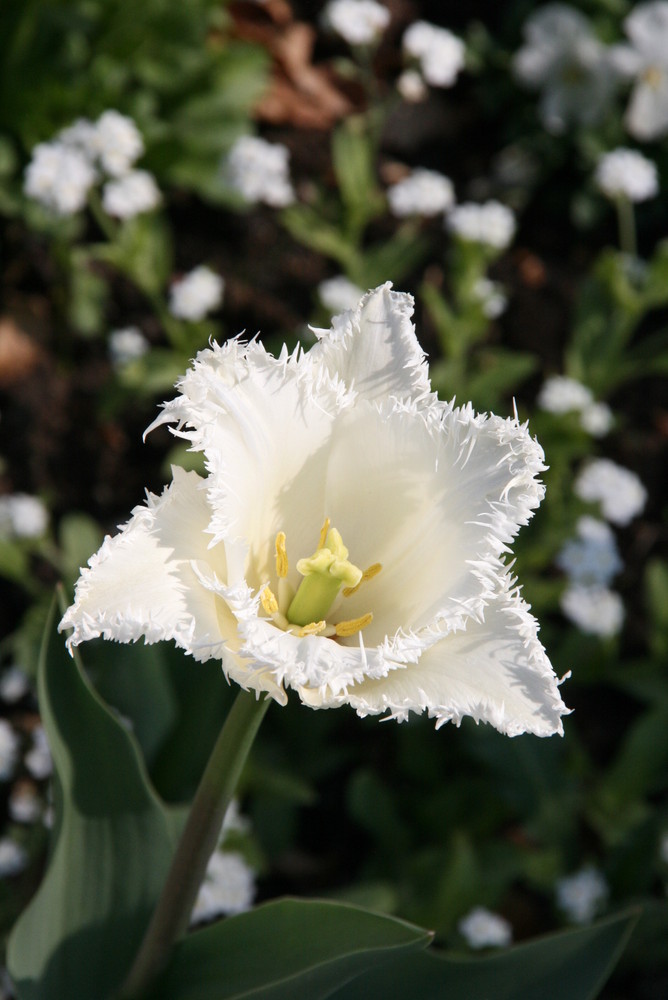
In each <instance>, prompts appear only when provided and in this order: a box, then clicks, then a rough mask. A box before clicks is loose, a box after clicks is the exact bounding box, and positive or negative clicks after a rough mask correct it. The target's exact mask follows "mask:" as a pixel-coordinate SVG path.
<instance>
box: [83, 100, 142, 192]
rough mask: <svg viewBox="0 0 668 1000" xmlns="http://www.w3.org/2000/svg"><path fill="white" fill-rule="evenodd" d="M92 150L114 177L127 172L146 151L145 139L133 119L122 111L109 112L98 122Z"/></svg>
mask: <svg viewBox="0 0 668 1000" xmlns="http://www.w3.org/2000/svg"><path fill="white" fill-rule="evenodd" d="M90 141H91V146H90V149H91V152H92V153H94V155H95V156H96V157H97V159H98V160H99V162H100V165H101V166H102V168H103V170H105V171H106V173H108V174H110V175H111V176H112V177H121V176H122V175H123V174H126V173H127V172H128V171H129V170H130V168H131V167H132V166H133V164H134V163H135V161H136V160H138V159H139V157H140V156H141V155H142V154H143V152H144V140H143V139H142V137H141V133H140V131H139V129H138V128H137V126H136V125H135V123H134V122H133V120H132V118H128V117H127V116H126V115H122V114H121V113H120V112H119V111H113V110H111V111H105V112H104V113H103V114H101V115H100V117H99V118H98V120H97V121H96V123H95V131H94V132H93V133H92V135H91V139H90Z"/></svg>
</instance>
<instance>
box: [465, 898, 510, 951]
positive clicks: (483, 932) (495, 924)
mask: <svg viewBox="0 0 668 1000" xmlns="http://www.w3.org/2000/svg"><path fill="white" fill-rule="evenodd" d="M457 928H458V930H459V933H460V934H461V935H462V937H463V938H465V939H466V942H467V944H468V945H469V947H470V948H507V947H508V945H509V944H511V942H512V940H513V929H512V927H511V925H510V924H509V923H508V921H507V920H506V919H505V918H504V917H502V916H500V914H498V913H492V911H491V910H486V909H485V907H484V906H476V907H475V909H473V910H471V912H470V913H469V914H468V915H467V916H465V917H463V918H462V919H461V920H460V921H459V923H458V924H457Z"/></svg>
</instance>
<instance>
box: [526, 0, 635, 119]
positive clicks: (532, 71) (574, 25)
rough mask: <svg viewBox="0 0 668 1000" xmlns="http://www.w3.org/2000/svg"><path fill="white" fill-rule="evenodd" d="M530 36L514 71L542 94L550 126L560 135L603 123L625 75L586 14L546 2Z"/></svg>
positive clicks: (542, 110)
mask: <svg viewBox="0 0 668 1000" xmlns="http://www.w3.org/2000/svg"><path fill="white" fill-rule="evenodd" d="M524 37H525V44H524V46H523V47H522V48H521V49H520V50H519V51H518V52H517V53H516V55H515V58H514V61H513V68H514V71H515V73H516V75H517V77H518V78H519V79H520V80H521V81H522V82H523V83H524V84H526V86H528V87H532V88H533V89H536V90H540V91H541V101H540V116H541V120H542V122H543V125H544V126H545V128H546V129H548V130H549V131H550V132H555V133H559V132H563V131H564V129H565V128H566V127H567V126H569V125H572V124H574V123H577V124H581V125H592V124H594V123H596V122H598V121H600V119H601V118H602V117H603V115H604V113H605V112H606V110H607V109H608V108H609V106H610V104H611V102H612V99H613V97H614V93H615V88H616V87H617V84H618V80H619V73H618V72H617V71H616V69H615V66H614V64H613V60H612V59H611V57H610V54H609V52H608V50H607V49H606V48H605V46H604V45H603V44H602V42H600V41H599V40H598V39H597V38H596V36H595V35H594V32H593V30H592V26H591V23H590V22H589V20H588V19H587V18H586V17H585V15H584V14H582V13H581V12H580V11H578V10H575V9H574V8H573V7H569V6H568V5H567V4H561V3H551V4H546V5H545V6H544V7H540V8H539V9H538V10H537V11H535V13H533V14H532V15H531V16H530V17H529V19H528V20H527V22H526V24H525V25H524Z"/></svg>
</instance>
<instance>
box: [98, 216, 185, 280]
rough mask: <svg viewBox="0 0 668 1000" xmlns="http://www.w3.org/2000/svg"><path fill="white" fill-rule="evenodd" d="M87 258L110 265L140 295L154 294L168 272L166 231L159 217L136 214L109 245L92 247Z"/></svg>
mask: <svg viewBox="0 0 668 1000" xmlns="http://www.w3.org/2000/svg"><path fill="white" fill-rule="evenodd" d="M91 255H94V256H96V257H97V258H98V259H100V260H104V261H108V262H109V263H110V264H113V266H114V267H117V268H118V270H119V271H122V272H123V273H125V274H127V275H128V276H129V277H130V278H132V280H133V281H134V282H135V283H136V284H137V286H138V287H139V288H141V290H142V291H143V292H146V293H147V294H148V295H157V294H158V293H159V292H161V291H162V289H163V288H164V286H165V283H166V281H167V278H168V277H169V275H170V273H171V270H172V256H173V254H172V241H171V236H170V232H169V228H168V226H167V223H166V222H165V220H164V219H163V218H162V217H161V216H159V215H155V214H152V213H149V212H147V213H145V214H144V215H138V216H136V217H135V218H134V219H129V220H128V221H127V222H125V223H123V224H122V225H121V226H120V227H119V230H118V235H117V237H116V239H115V240H114V242H113V243H110V244H104V245H100V246H95V247H92V248H91Z"/></svg>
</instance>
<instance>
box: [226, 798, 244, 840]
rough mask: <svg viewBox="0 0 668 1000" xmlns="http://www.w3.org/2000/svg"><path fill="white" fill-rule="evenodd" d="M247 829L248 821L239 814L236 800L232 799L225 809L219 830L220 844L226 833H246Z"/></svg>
mask: <svg viewBox="0 0 668 1000" xmlns="http://www.w3.org/2000/svg"><path fill="white" fill-rule="evenodd" d="M249 829H250V820H249V819H248V817H247V816H244V815H243V814H242V813H241V811H240V809H239V802H238V801H237V799H232V801H231V802H230V804H229V806H228V807H227V812H226V813H225V817H224V819H223V825H222V827H221V830H220V844H221V845H222V844H223V843H224V842H225V837H226V836H227V834H228V833H247V832H248V830H249Z"/></svg>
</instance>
